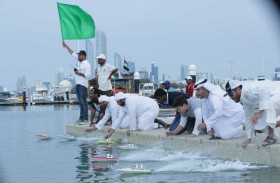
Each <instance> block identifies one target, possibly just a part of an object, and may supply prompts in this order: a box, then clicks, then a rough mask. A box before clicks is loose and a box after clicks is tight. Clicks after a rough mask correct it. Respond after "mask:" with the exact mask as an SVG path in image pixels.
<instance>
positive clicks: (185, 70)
mask: <svg viewBox="0 0 280 183" xmlns="http://www.w3.org/2000/svg"><path fill="white" fill-rule="evenodd" d="M187 76H188V65H181V77H180V79H181V80H185V78H186V77H187Z"/></svg>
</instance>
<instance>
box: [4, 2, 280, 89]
mask: <svg viewBox="0 0 280 183" xmlns="http://www.w3.org/2000/svg"><path fill="white" fill-rule="evenodd" d="M56 2H57V1H53V0H48V1H46V0H24V1H22V0H0V31H1V34H0V39H1V53H2V56H1V72H0V85H3V86H4V87H7V88H8V89H15V87H16V79H17V76H22V75H25V76H26V80H27V84H28V86H29V87H30V86H32V85H34V84H35V82H36V81H37V80H41V81H51V82H53V81H54V77H55V74H56V73H57V72H58V71H59V69H60V68H63V70H64V73H65V75H68V74H70V73H72V72H73V71H72V68H71V66H70V64H71V63H74V61H73V60H72V58H71V57H70V56H69V54H68V53H67V52H66V50H64V49H63V48H62V46H61V33H60V25H59V19H58V12H57V6H56ZM59 2H62V3H66V4H75V5H78V6H80V7H81V8H82V9H84V10H85V11H87V12H88V13H90V14H91V15H92V17H93V19H94V20H95V24H96V27H97V28H98V29H100V30H103V31H104V32H105V34H106V36H107V49H108V50H107V54H108V55H107V57H108V62H109V63H113V55H114V52H118V53H119V54H120V55H121V56H122V57H123V56H125V57H126V59H127V60H132V61H134V62H135V64H136V67H137V68H138V69H140V68H146V69H147V70H149V69H150V63H151V62H154V63H155V64H156V65H157V66H159V73H160V76H159V78H162V77H161V74H162V73H167V74H169V75H171V76H172V77H173V78H175V79H177V78H178V76H179V75H180V66H181V65H182V64H186V65H188V64H195V65H196V66H197V72H210V73H213V74H214V75H215V76H217V77H220V78H229V77H230V71H231V69H230V62H229V61H230V60H232V61H233V64H232V67H233V72H238V73H240V75H241V76H242V77H256V76H257V75H260V74H262V72H261V71H262V69H261V60H262V55H263V58H264V73H263V74H265V75H266V76H270V75H271V74H272V73H273V72H274V69H275V67H276V66H280V52H279V48H280V32H279V30H280V29H279V28H280V26H279V24H277V22H279V17H277V16H276V15H277V14H276V13H275V11H274V8H273V7H272V6H271V5H270V4H269V3H266V4H264V2H267V1H262V0H246V1H244V0H211V1H202V0H174V1H170V0H135V1H131V0H118V1H114V0H107V1H104V0H83V1H77V0H76V1H73V0H62V1H59ZM93 41H94V40H93ZM67 43H69V45H70V47H72V48H73V49H74V50H77V41H67ZM81 44H82V42H81ZM81 48H83V46H82V45H81Z"/></svg>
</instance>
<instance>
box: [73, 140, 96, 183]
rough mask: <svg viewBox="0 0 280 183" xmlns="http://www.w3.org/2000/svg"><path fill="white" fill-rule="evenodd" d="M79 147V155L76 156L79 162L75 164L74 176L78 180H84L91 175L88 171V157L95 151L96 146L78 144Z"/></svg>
mask: <svg viewBox="0 0 280 183" xmlns="http://www.w3.org/2000/svg"><path fill="white" fill-rule="evenodd" d="M79 147H80V149H81V151H80V156H79V157H77V158H76V159H78V160H79V164H78V165H77V166H76V168H77V170H76V172H78V174H77V176H76V177H77V178H78V179H79V181H80V182H84V181H85V180H87V179H90V178H91V177H92V176H93V175H92V174H90V173H89V170H90V157H91V156H92V155H93V154H95V153H96V148H95V147H94V146H89V145H87V144H80V145H79Z"/></svg>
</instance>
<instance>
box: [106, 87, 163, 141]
mask: <svg viewBox="0 0 280 183" xmlns="http://www.w3.org/2000/svg"><path fill="white" fill-rule="evenodd" d="M115 100H116V101H117V103H118V104H119V105H120V106H121V109H120V112H119V115H118V118H117V120H116V122H115V123H113V124H112V127H111V128H110V129H109V132H108V134H107V135H106V136H105V138H109V137H111V136H112V134H113V133H114V132H115V130H116V129H118V128H119V126H120V124H121V123H122V122H123V121H124V119H125V117H128V122H129V130H128V131H127V135H129V134H130V131H135V130H152V129H155V128H158V124H156V123H155V119H156V117H157V115H158V113H159V107H158V104H157V102H156V101H154V100H153V99H151V98H148V97H143V96H137V95H133V94H124V93H122V92H120V93H117V94H116V96H115Z"/></svg>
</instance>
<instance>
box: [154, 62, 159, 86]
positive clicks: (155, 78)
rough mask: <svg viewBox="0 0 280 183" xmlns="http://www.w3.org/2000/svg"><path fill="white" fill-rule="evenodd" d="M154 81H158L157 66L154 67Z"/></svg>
mask: <svg viewBox="0 0 280 183" xmlns="http://www.w3.org/2000/svg"><path fill="white" fill-rule="evenodd" d="M154 82H155V83H157V82H158V66H155V67H154Z"/></svg>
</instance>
